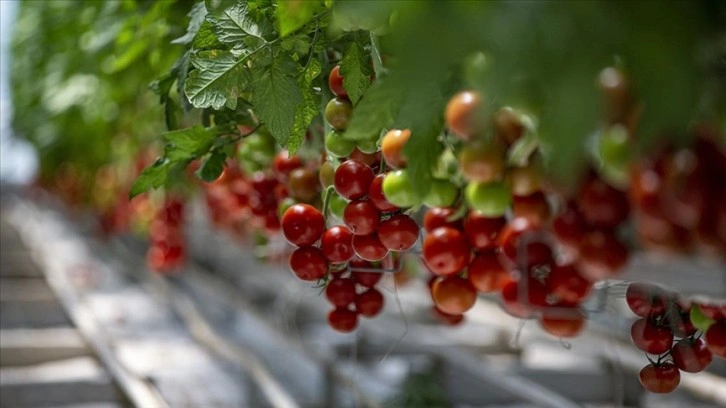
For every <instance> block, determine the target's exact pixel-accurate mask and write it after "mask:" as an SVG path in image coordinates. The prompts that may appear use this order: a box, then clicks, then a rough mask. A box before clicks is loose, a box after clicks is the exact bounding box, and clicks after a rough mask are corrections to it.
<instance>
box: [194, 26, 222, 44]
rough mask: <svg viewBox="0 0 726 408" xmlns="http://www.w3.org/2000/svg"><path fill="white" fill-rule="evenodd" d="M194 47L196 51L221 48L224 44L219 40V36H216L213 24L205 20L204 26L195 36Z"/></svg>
mask: <svg viewBox="0 0 726 408" xmlns="http://www.w3.org/2000/svg"><path fill="white" fill-rule="evenodd" d="M192 45H193V46H194V48H196V49H204V48H221V46H222V43H221V42H220V41H219V40H218V39H217V35H216V34H214V28H213V27H212V23H210V22H209V21H206V20H205V21H204V23H202V26H201V27H199V31H197V34H196V35H195V36H194V40H193V41H192Z"/></svg>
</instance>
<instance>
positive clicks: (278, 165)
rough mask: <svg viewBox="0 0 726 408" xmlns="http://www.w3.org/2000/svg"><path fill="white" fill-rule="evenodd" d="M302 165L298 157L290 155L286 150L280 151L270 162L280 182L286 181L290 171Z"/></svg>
mask: <svg viewBox="0 0 726 408" xmlns="http://www.w3.org/2000/svg"><path fill="white" fill-rule="evenodd" d="M302 165H303V163H302V160H301V159H300V156H298V155H296V154H293V155H290V153H289V152H288V151H287V150H280V151H279V152H277V154H276V155H275V159H274V160H273V161H272V168H273V170H274V171H275V174H276V175H277V178H278V179H280V180H281V181H285V180H287V176H288V175H289V174H290V172H291V171H293V170H295V169H296V168H298V167H302Z"/></svg>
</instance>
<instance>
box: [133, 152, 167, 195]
mask: <svg viewBox="0 0 726 408" xmlns="http://www.w3.org/2000/svg"><path fill="white" fill-rule="evenodd" d="M169 167H170V162H169V161H166V160H157V161H156V162H155V163H154V164H152V165H151V166H148V167H147V168H145V169H144V171H142V172H141V174H140V175H139V177H137V178H136V180H135V181H134V184H133V185H132V186H131V192H130V193H129V198H134V197H136V196H137V195H139V194H142V193H145V192H147V191H149V190H151V189H152V188H159V187H161V186H162V185H164V183H165V182H166V177H167V175H168V173H169Z"/></svg>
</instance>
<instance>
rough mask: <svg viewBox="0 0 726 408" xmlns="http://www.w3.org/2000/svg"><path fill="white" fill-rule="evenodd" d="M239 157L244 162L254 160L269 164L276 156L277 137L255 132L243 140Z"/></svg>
mask: <svg viewBox="0 0 726 408" xmlns="http://www.w3.org/2000/svg"><path fill="white" fill-rule="evenodd" d="M237 158H238V159H239V160H240V161H241V162H242V163H246V162H254V163H256V164H259V165H262V166H269V165H270V164H271V163H272V160H273V159H274V158H275V139H273V138H272V137H271V136H270V137H268V136H265V135H263V134H262V133H253V134H251V135H249V136H247V137H246V138H244V140H243V141H242V143H241V144H240V147H239V150H238V151H237Z"/></svg>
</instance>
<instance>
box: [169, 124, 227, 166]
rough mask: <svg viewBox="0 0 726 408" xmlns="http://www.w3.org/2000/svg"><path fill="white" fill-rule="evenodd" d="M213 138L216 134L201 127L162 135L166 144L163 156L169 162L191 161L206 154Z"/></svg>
mask: <svg viewBox="0 0 726 408" xmlns="http://www.w3.org/2000/svg"><path fill="white" fill-rule="evenodd" d="M215 136H216V132H214V131H213V130H212V129H210V128H204V127H202V126H194V127H191V128H187V129H181V130H174V131H171V132H165V133H163V134H162V138H163V139H164V141H165V142H166V147H165V156H166V157H167V158H168V159H169V160H171V161H180V160H189V159H192V158H194V157H196V156H198V155H200V154H203V153H206V151H207V150H209V148H210V147H211V145H212V142H213V141H214V138H215Z"/></svg>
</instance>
